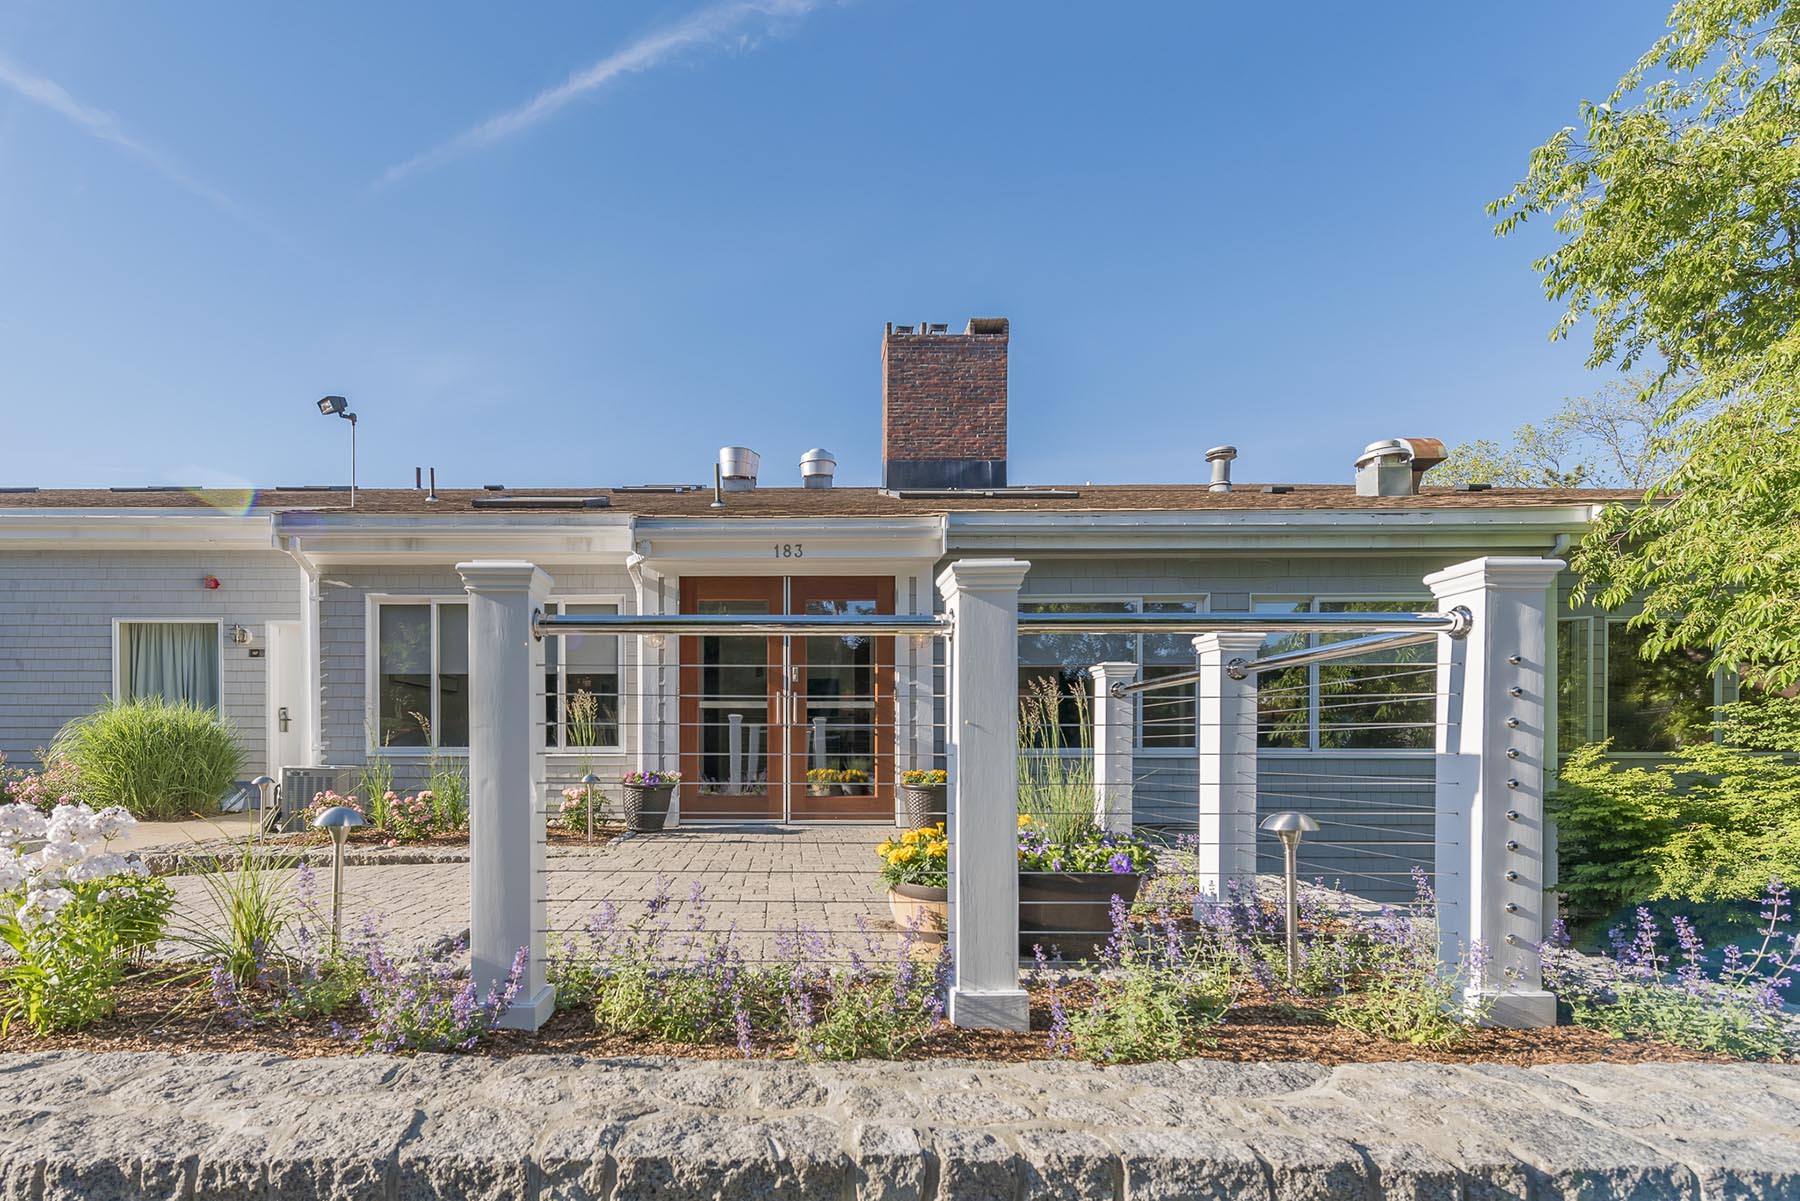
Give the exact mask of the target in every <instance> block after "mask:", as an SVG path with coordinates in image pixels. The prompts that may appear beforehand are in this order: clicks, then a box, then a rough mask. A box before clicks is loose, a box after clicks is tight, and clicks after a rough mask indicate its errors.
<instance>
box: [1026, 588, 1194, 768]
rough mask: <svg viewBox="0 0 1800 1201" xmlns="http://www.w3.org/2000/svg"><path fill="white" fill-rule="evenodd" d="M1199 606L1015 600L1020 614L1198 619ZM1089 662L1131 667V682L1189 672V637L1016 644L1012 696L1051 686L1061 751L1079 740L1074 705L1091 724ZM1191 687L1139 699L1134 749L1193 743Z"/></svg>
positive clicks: (1065, 638) (1036, 637) (1058, 637)
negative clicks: (1135, 674)
mask: <svg viewBox="0 0 1800 1201" xmlns="http://www.w3.org/2000/svg"><path fill="white" fill-rule="evenodd" d="M1200 611H1201V602H1200V601H1199V600H1138V599H1135V598H1133V599H1129V600H1122V599H1110V598H1109V599H1107V600H1067V601H1021V602H1020V604H1019V612H1020V613H1021V614H1035V613H1198V612H1200ZM1096 663H1136V664H1137V665H1138V668H1139V678H1141V679H1145V680H1152V679H1158V678H1163V677H1167V676H1172V675H1177V674H1180V673H1182V672H1188V671H1192V670H1194V645H1193V635H1192V634H1144V635H1141V636H1140V635H1137V634H1092V633H1080V632H1070V633H1067V634H1026V635H1024V636H1022V637H1021V638H1020V639H1019V697H1020V699H1021V700H1022V699H1024V698H1025V697H1027V696H1028V695H1030V692H1031V688H1032V684H1033V682H1034V681H1037V680H1043V681H1046V682H1048V683H1051V684H1054V685H1055V686H1056V687H1057V688H1058V690H1059V691H1060V692H1061V694H1062V695H1063V697H1064V700H1063V701H1062V704H1061V706H1060V712H1059V719H1060V724H1061V726H1062V738H1063V742H1064V744H1065V745H1074V744H1076V743H1077V742H1078V741H1079V740H1084V739H1087V738H1089V737H1090V736H1091V734H1090V732H1084V731H1081V730H1080V723H1081V717H1080V714H1081V708H1082V702H1081V701H1079V700H1077V699H1076V695H1077V693H1079V695H1080V696H1081V697H1084V698H1085V699H1086V703H1087V706H1088V709H1089V715H1088V720H1089V721H1090V722H1091V721H1092V720H1093V716H1092V706H1093V700H1094V679H1093V676H1092V675H1090V674H1089V673H1088V669H1089V668H1090V667H1092V666H1093V665H1094V664H1096ZM1197 695H1198V693H1197V691H1196V690H1195V689H1192V688H1189V689H1179V688H1171V689H1167V690H1159V691H1153V692H1147V693H1143V694H1141V695H1140V697H1139V702H1138V711H1137V728H1138V735H1137V737H1138V745H1139V746H1141V747H1144V748H1146V749H1155V748H1180V747H1192V746H1193V745H1194V710H1195V697H1196V696H1197Z"/></svg>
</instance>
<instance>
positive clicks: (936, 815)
mask: <svg viewBox="0 0 1800 1201" xmlns="http://www.w3.org/2000/svg"><path fill="white" fill-rule="evenodd" d="M949 792H950V786H949V785H948V784H902V785H900V797H901V800H902V801H903V802H904V811H905V814H906V826H907V828H908V829H914V830H916V829H918V828H919V827H920V826H935V825H937V824H938V823H939V822H941V821H943V820H945V818H946V816H947V812H946V806H945V801H946V799H947V797H948V796H949Z"/></svg>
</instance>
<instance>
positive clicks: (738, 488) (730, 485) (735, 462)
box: [719, 446, 762, 492]
mask: <svg viewBox="0 0 1800 1201" xmlns="http://www.w3.org/2000/svg"><path fill="white" fill-rule="evenodd" d="M761 467H762V456H761V455H759V454H757V453H756V452H755V451H753V450H751V449H750V448H749V447H747V446H721V447H720V448H719V481H720V486H721V487H723V488H724V489H725V491H727V492H749V491H750V490H752V489H753V488H755V487H756V473H757V471H758V469H760V468H761Z"/></svg>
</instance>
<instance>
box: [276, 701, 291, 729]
mask: <svg viewBox="0 0 1800 1201" xmlns="http://www.w3.org/2000/svg"><path fill="white" fill-rule="evenodd" d="M290 720H291V719H290V718H289V717H288V711H287V706H286V705H283V706H281V708H279V709H277V710H275V724H276V725H277V726H278V727H279V728H280V730H281V732H282V733H283V734H285V733H287V732H288V722H289V721H290Z"/></svg>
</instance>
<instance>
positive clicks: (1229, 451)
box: [1206, 446, 1238, 463]
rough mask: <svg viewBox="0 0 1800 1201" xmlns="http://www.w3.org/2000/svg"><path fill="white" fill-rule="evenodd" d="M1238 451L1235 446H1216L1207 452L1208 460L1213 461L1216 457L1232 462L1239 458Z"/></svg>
mask: <svg viewBox="0 0 1800 1201" xmlns="http://www.w3.org/2000/svg"><path fill="white" fill-rule="evenodd" d="M1237 453H1238V451H1237V447H1235V446H1215V447H1213V448H1212V449H1211V450H1209V451H1207V452H1206V461H1207V462H1208V463H1211V462H1212V461H1213V460H1215V459H1224V460H1225V461H1226V462H1230V461H1231V460H1232V459H1235V458H1237Z"/></svg>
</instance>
